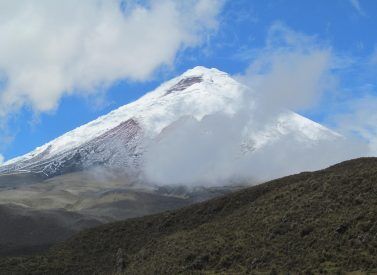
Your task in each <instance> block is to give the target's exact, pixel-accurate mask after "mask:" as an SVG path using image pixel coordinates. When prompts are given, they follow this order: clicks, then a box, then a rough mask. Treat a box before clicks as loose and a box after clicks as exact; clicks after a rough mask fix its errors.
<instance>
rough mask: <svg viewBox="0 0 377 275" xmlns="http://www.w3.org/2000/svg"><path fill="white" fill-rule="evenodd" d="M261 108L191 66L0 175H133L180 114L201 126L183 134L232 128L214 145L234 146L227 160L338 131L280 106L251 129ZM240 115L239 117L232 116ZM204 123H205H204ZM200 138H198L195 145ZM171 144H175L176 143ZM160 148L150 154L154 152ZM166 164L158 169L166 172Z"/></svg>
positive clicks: (225, 79)
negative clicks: (97, 170)
mask: <svg viewBox="0 0 377 275" xmlns="http://www.w3.org/2000/svg"><path fill="white" fill-rule="evenodd" d="M261 107H262V106H261V104H260V102H258V100H257V97H256V96H255V94H254V92H253V91H250V90H249V89H248V88H247V87H245V86H243V85H242V84H240V83H238V82H237V81H236V80H234V79H233V78H231V77H230V76H229V75H228V74H226V73H224V72H221V71H219V70H217V69H207V68H204V67H196V68H194V69H191V70H189V71H187V72H186V73H184V74H182V75H181V76H178V77H176V78H174V79H172V80H170V81H167V82H165V83H163V84H162V85H161V86H160V87H158V88H157V89H156V90H154V91H152V92H150V93H148V94H146V95H145V96H143V97H142V98H140V99H139V100H137V101H135V102H132V103H130V104H128V105H125V106H122V107H120V108H119V109H117V110H114V111H112V112H111V113H109V114H107V115H104V116H102V117H99V118H98V119H96V120H94V121H92V122H90V123H88V124H86V125H83V126H81V127H79V128H77V129H74V130H72V131H70V132H68V133H66V134H64V135H63V136H61V137H58V138H57V139H55V140H53V141H51V142H49V143H47V144H45V145H43V146H41V147H38V148H36V149H35V150H34V151H32V152H30V153H28V154H26V155H24V156H21V157H18V158H15V159H12V160H9V161H7V162H6V163H4V165H2V166H0V175H1V174H2V175H14V174H18V175H25V174H26V175H33V176H34V177H35V176H37V177H40V178H42V179H43V178H50V177H54V176H56V175H61V174H65V173H70V172H74V171H80V170H85V169H88V168H92V167H97V166H102V167H108V168H110V169H115V170H120V169H122V170H123V172H124V173H126V174H128V175H134V176H137V175H139V174H140V172H145V170H147V171H149V170H150V169H148V168H149V167H146V168H145V167H144V166H145V158H147V159H150V158H151V156H150V155H151V154H149V155H148V156H147V157H146V156H145V154H148V152H149V151H152V152H153V149H154V147H156V146H157V147H158V143H160V142H164V141H166V140H167V139H169V137H170V139H171V140H176V138H175V136H172V132H173V133H175V132H174V131H172V129H175V130H177V129H178V130H180V129H184V127H187V121H190V120H187V118H189V119H192V120H193V121H194V122H197V123H199V126H198V128H199V130H200V131H201V133H200V134H198V133H188V134H187V135H193V136H202V137H204V138H205V136H206V134H207V133H212V132H214V131H216V130H217V127H219V125H222V126H221V127H222V131H223V133H225V132H226V131H224V130H229V129H230V128H232V127H233V132H234V136H237V137H239V138H237V140H234V141H232V142H233V143H234V144H232V142H231V141H230V140H229V139H228V140H224V142H223V143H221V144H219V145H218V146H219V147H224V148H227V147H232V146H234V147H235V149H234V150H233V149H232V150H233V151H235V152H234V156H233V157H232V158H233V160H235V159H239V158H241V159H243V158H245V156H246V157H247V155H248V154H252V153H253V152H255V151H258V150H263V148H264V147H266V146H267V145H269V144H272V143H274V142H276V141H279V140H282V139H284V138H287V139H289V140H295V142H296V143H297V144H300V145H302V144H306V145H307V146H309V147H310V146H311V145H315V144H316V143H318V142H320V141H334V140H338V139H339V135H337V134H335V133H334V132H332V131H330V130H328V129H326V128H325V127H323V126H321V125H319V124H317V123H315V122H313V121H310V120H308V119H306V118H304V117H302V116H300V115H298V114H295V113H293V112H290V111H286V110H279V112H278V113H277V114H276V116H275V117H273V118H271V121H265V122H264V123H263V125H261V126H257V125H256V121H255V120H256V115H255V113H256V112H257V111H256V109H258V108H261ZM262 109H263V108H262ZM242 112H243V113H244V114H245V115H246V118H239V114H240V113H242ZM185 119H186V120H185ZM183 121H186V124H185V123H183ZM206 121H207V122H206ZM208 121H212V124H211V123H208ZM241 122H242V124H240V123H241ZM226 123H228V124H226ZM191 124H192V123H191ZM191 124H190V125H191ZM238 124H240V125H239V126H237V127H235V125H238ZM172 126H174V127H172ZM169 129H170V130H169ZM232 137H233V136H232ZM232 137H229V138H230V139H233V138H232ZM169 142H170V141H169ZM201 142H202V141H201V140H199V141H198V143H199V144H200V143H201ZM226 142H228V143H229V142H230V144H228V143H226ZM177 147H180V148H182V147H183V146H182V145H181V144H178V145H177ZM191 147H192V148H194V149H195V146H194V145H191ZM198 150H200V149H198ZM165 153H166V152H165V151H163V152H160V151H158V154H159V155H164V154H165ZM232 154H233V152H232ZM181 155H184V154H183V153H182V154H181ZM227 155H229V153H227ZM239 156H242V157H239ZM153 158H154V155H153V154H152V160H151V161H150V162H149V164H150V163H156V162H158V161H156V160H155V159H153ZM228 158H229V160H228V161H229V162H232V159H230V157H229V156H228ZM212 161H215V160H212ZM245 161H247V160H245ZM215 166H216V164H215ZM171 169H172V168H171V167H167V168H166V170H167V171H168V170H171ZM157 170H161V171H162V170H163V169H159V168H158V169H157ZM164 172H165V171H164ZM152 178H153V176H152ZM0 180H1V179H0ZM152 181H153V179H152Z"/></svg>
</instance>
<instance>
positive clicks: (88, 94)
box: [0, 0, 377, 159]
mask: <svg viewBox="0 0 377 275" xmlns="http://www.w3.org/2000/svg"><path fill="white" fill-rule="evenodd" d="M190 1H191V0H190ZM3 2H4V3H2V4H1V5H5V7H6V8H4V7H0V10H1V11H0V17H2V18H3V19H2V20H0V26H1V25H3V26H5V27H4V28H0V44H2V43H3V42H7V43H6V44H7V45H8V47H4V46H0V59H2V60H4V58H5V57H6V61H0V100H1V101H2V102H0V121H1V124H0V125H1V128H0V131H1V133H0V154H1V155H3V156H4V158H5V159H10V158H12V157H15V156H18V155H21V154H24V153H26V152H28V151H30V150H32V149H34V148H35V147H37V146H40V145H42V144H44V143H46V142H48V141H50V140H51V139H53V138H55V137H58V136H59V135H61V134H63V133H65V132H67V131H69V130H71V129H73V128H75V127H77V126H80V125H82V124H84V123H86V122H89V121H91V120H93V119H95V118H97V117H98V116H100V115H102V114H106V113H107V112H109V111H111V110H112V109H115V108H117V107H119V106H121V105H124V104H126V103H128V102H131V101H133V100H135V99H137V98H139V97H140V96H142V95H143V94H145V93H146V92H148V91H150V90H152V89H153V88H155V87H156V86H157V85H159V84H160V83H161V82H163V81H165V80H167V79H170V78H172V77H174V76H176V75H178V74H181V73H182V72H184V71H185V70H187V69H189V68H192V67H194V66H197V65H203V66H207V67H216V68H218V69H220V70H223V71H225V72H228V73H230V74H232V75H235V76H237V77H239V78H240V79H245V78H247V79H250V77H249V73H248V72H250V70H251V69H250V68H251V67H253V66H254V65H255V64H256V60H261V59H263V58H267V59H268V58H269V57H270V56H279V55H278V54H280V55H284V56H290V54H292V56H293V57H295V56H297V54H301V55H305V56H306V55H309V54H310V53H312V52H314V51H318V52H320V53H321V54H327V53H328V54H329V56H330V57H328V59H327V61H328V62H327V63H328V64H327V63H326V64H327V65H326V68H325V69H323V70H324V74H325V75H326V77H325V78H323V77H321V78H319V79H318V81H328V82H329V83H331V85H327V83H326V85H322V84H323V83H319V84H321V88H315V89H313V91H314V92H316V93H318V96H313V94H310V95H308V93H307V91H305V90H300V91H296V93H295V94H288V95H287V98H288V101H295V99H296V98H297V97H300V96H304V98H305V99H308V100H309V103H308V102H305V104H301V103H300V104H298V105H297V104H296V105H293V106H289V107H292V108H293V109H295V111H298V112H300V113H301V114H304V115H306V116H307V117H309V118H311V119H313V120H315V121H317V122H320V123H323V124H325V125H326V126H329V127H331V128H334V129H336V130H337V131H340V132H347V133H349V134H352V135H355V136H358V137H361V138H362V139H365V140H367V142H370V143H374V140H375V139H374V138H375V136H377V118H376V114H375V113H376V112H375V111H374V110H377V87H376V85H377V77H376V73H377V18H376V16H375V15H376V13H377V1H374V0H331V1H329V0H305V1H302V0H274V1H268V0H255V1H252V0H232V1H216V0H213V1H212V0H208V1H207V0H200V1H195V0H192V1H191V2H192V3H194V4H192V5H191V6H195V5H197V6H198V7H196V6H195V8H197V9H195V10H190V9H191V8H192V7H189V6H185V5H179V7H175V6H174V1H173V2H172V1H168V0H167V1H160V2H158V1H122V3H123V4H122V3H120V2H119V1H112V2H113V4H114V6H107V5H103V6H101V7H95V8H93V7H92V6H93V5H92V3H94V1H92V2H90V1H89V2H88V1H83V2H86V3H85V4H82V5H81V6H80V7H77V10H78V11H80V12H81V14H79V15H80V16H78V17H77V18H80V19H77V20H75V19H73V20H72V22H65V21H64V20H63V19H62V20H59V18H57V19H56V16H55V17H54V16H53V15H54V13H55V12H56V9H57V8H58V10H59V12H60V13H62V14H63V15H64V7H63V9H62V7H54V5H56V6H59V4H58V1H56V2H55V1H50V2H47V1H45V2H44V1H39V3H38V2H37V1H35V2H33V1H31V2H29V3H28V4H26V2H23V1H20V3H21V4H18V5H14V6H13V4H11V2H12V1H9V3H8V5H7V4H6V2H7V1H3ZM71 2H72V3H71V5H75V1H71ZM109 2H110V1H109ZM197 2H200V3H197ZM33 3H34V4H35V6H36V8H35V7H33V5H34V4H33ZM41 3H42V4H41ZM47 3H48V4H47ZM67 3H68V4H67V7H65V8H66V9H67V11H70V10H71V8H72V7H70V6H69V5H70V4H69V3H70V1H67ZM161 3H164V4H161ZM172 3H173V4H172ZM43 4H45V6H46V7H40V6H41V5H43ZM165 4H166V7H165V8H160V7H158V6H159V5H161V6H163V5H165ZM175 4H176V3H175ZM60 5H61V4H60ZM114 7H117V8H118V9H119V10H120V7H123V10H122V12H121V13H120V15H119V13H117V14H115V13H116V11H115V8H114ZM25 11H31V12H29V13H27V12H25ZM89 11H90V12H89ZM137 12H140V14H141V15H140V14H139V15H138V16H139V18H141V19H140V20H139V21H141V22H142V23H140V24H139V23H138V22H139V21H137V20H136V23H135V21H133V20H132V18H133V17H132V16H133V15H134V14H136V13H137ZM2 13H6V14H2ZM113 13H114V14H113ZM96 14H100V15H102V17H103V18H104V19H103V20H104V21H103V22H106V23H108V22H110V23H111V24H114V25H111V26H113V27H112V29H114V26H115V27H119V30H120V31H119V32H118V33H120V34H118V33H114V34H113V35H114V36H117V35H119V37H116V38H114V39H113V37H110V38H109V37H108V36H106V35H104V36H103V37H102V36H101V35H100V34H101V33H100V31H101V26H103V25H104V24H98V25H97V22H96V20H97V19H96V18H98V17H97V16H93V15H96ZM143 14H145V15H146V16H145V17H143V16H144V15H143ZM177 14H178V15H179V16H178V17H177V16H176V15H177ZM193 14H194V15H193ZM4 15H6V16H4ZM28 16H30V18H28ZM85 16H87V18H86V17H85ZM116 16H118V17H119V16H120V17H122V16H124V17H127V20H126V22H123V23H119V24H120V25H119V26H118V25H117V24H118V23H117V22H118V21H116V20H114V22H113V20H112V18H115V17H116ZM169 16H171V17H169ZM63 17H64V16H63ZM102 17H101V18H102ZM15 18H16V19H17V20H18V19H19V20H18V21H17V20H14V19H15ZM65 18H68V17H65ZM109 18H111V19H109ZM177 18H180V19H179V21H177V22H179V27H177V28H171V29H170V28H168V27H167V26H170V25H174V24H175V22H176V21H174V20H177ZM128 19H129V20H128ZM12 20H13V22H16V23H12V24H13V25H12V24H10V23H9V22H12ZM51 20H52V21H51ZM106 20H107V21H106ZM143 20H144V21H145V22H144V21H143ZM153 20H155V21H153ZM164 20H166V22H165V21H164ZM162 21H164V22H162ZM30 22H31V23H30ZM40 22H42V23H40ZM49 22H50V23H49ZM51 22H52V23H51ZM29 23H30V24H29ZM34 23H35V24H34ZM17 24H18V25H17ZM122 24H124V25H122ZM127 24H128V25H130V26H133V28H135V29H137V28H140V30H141V32H148V31H151V35H150V36H147V37H146V38H143V37H141V38H140V35H139V34H134V33H133V32H132V30H133V28H131V27H130V28H127ZM177 24H178V23H177ZM185 24H187V25H185ZM27 26H29V28H30V31H29V29H28V27H27ZM30 26H32V27H30ZM77 26H80V28H78V27H77ZM14 28H16V29H17V28H20V29H22V30H25V31H23V32H22V34H19V32H15V31H14ZM39 28H40V29H39ZM154 28H155V29H154ZM276 29H278V31H274V30H276ZM59 30H63V31H62V32H61V33H62V35H61V36H56V33H59ZM28 31H29V32H28ZM1 32H4V33H3V34H2V33H1ZM75 32H77V33H80V35H84V37H86V36H85V35H87V37H88V41H90V42H93V41H94V42H93V44H91V45H94V46H93V48H90V50H91V51H93V52H91V54H92V55H91V56H89V57H88V58H83V57H82V56H87V55H88V53H87V52H88V50H86V51H85V52H84V51H83V50H82V48H83V47H82V45H81V44H80V45H76V44H75V43H76V42H75V41H76V40H77V39H79V38H80V36H77V37H73V38H70V35H69V34H70V33H75ZM96 32H99V34H98V36H96V37H94V38H92V37H93V33H96ZM107 32H109V31H108V30H107ZM121 32H122V33H121ZM123 32H124V33H123ZM157 32H158V33H159V35H160V36H161V37H160V38H154V36H153V34H155V33H157ZM64 34H67V35H64ZM132 35H135V37H133V36H132ZM279 35H282V36H284V37H283V38H281V37H279ZM51 37H52V38H51ZM132 37H133V38H132ZM150 37H152V38H150ZM172 37H174V39H172ZM149 38H150V39H157V40H156V41H152V42H151V43H148V39H149ZM70 39H72V41H74V42H72V43H70V41H71V40H70ZM83 39H84V38H83ZM90 39H93V40H90ZM101 39H103V40H104V41H98V40H101ZM112 39H113V40H112ZM127 39H130V40H131V39H132V41H134V43H130V41H129V40H127ZM289 39H291V40H293V42H292V41H291V40H289ZM51 41H53V42H56V43H57V44H58V45H61V47H63V48H64V49H63V50H62V49H60V48H58V47H57V46H55V45H56V44H54V43H52V42H51ZM96 43H97V44H96ZM34 44H35V45H36V46H35V48H33V45H34ZM149 44H150V45H149ZM14 45H17V46H14ZM45 45H49V46H48V47H47V46H46V48H44V46H45ZM51 45H53V46H51ZM98 45H99V46H98ZM104 45H105V46H104ZM95 46H98V49H97V48H96V47H95ZM120 46H122V47H120ZM158 47H160V48H161V49H157V48H158ZM67 48H69V49H70V51H69V52H67V50H66V49H67ZM138 48H141V49H142V50H143V51H140V56H137V55H138V54H139V51H137V50H136V49H138ZM40 49H42V50H40ZM56 49H57V50H56ZM166 49H168V50H166ZM55 50H56V51H55ZM50 51H51V56H50V55H48V54H49V53H50ZM96 51H99V52H101V51H109V52H113V53H114V54H113V55H110V56H105V57H106V58H107V59H106V60H108V59H111V60H116V59H118V57H122V58H123V57H124V56H127V55H128V54H130V55H133V54H134V55H135V58H136V57H137V58H138V59H135V60H133V59H132V58H131V59H130V60H129V59H127V58H125V59H124V60H123V59H122V60H121V61H122V62H124V68H126V69H124V70H123V67H122V63H120V64H117V63H116V62H113V63H114V64H113V63H112V62H109V64H107V63H106V64H104V65H103V67H104V68H106V70H105V69H103V70H101V69H98V70H95V69H93V67H96V65H97V66H98V64H97V63H95V62H94V61H93V62H94V63H92V60H96V59H95V58H94V57H97V54H98V52H96ZM308 51H311V52H309V53H307V52H308ZM59 53H63V55H62V56H63V57H65V55H64V54H67V55H66V56H67V59H69V58H72V59H73V61H72V62H70V63H65V61H64V60H63V61H62V60H61V59H60V58H56V56H54V55H58V54H59ZM117 54H118V55H117ZM42 55H43V57H41V58H39V56H42ZM46 56H47V57H46ZM141 56H145V58H146V59H149V60H151V61H150V62H145V64H144V63H143V62H140V63H143V64H141V65H140V66H139V64H138V63H139V60H140V57H141ZM156 56H157V58H156ZM2 57H3V58H2ZM63 57H62V58H63ZM160 57H161V58H160ZM77 59H79V60H82V62H80V63H78V62H74V60H77ZM25 60H26V61H27V63H26V61H25ZM40 60H42V61H43V62H44V63H43V62H42V61H40ZM88 60H89V61H88ZM273 60H275V59H273ZM85 62H87V63H88V64H87V65H88V66H84V65H86V63H85ZM127 62H129V63H127ZM271 62H274V61H271ZM102 63H103V62H102ZM14 64H16V65H14ZM80 64H84V65H83V66H82V67H81V65H80ZM305 64H306V63H305ZM119 66H120V67H119ZM29 67H30V68H31V69H30V70H31V72H32V73H33V74H34V72H36V71H37V72H38V74H35V75H32V77H30V78H29V77H28V72H29V71H27V70H26V69H25V68H29ZM134 67H135V71H136V73H134V72H132V70H133V68H134ZM62 68H64V69H62ZM67 68H68V69H67ZM119 68H122V69H119ZM92 70H93V72H92ZM55 71H57V72H59V73H56V74H53V73H51V72H55ZM88 71H89V72H90V73H87V72H88ZM251 71H253V70H251ZM24 73H25V75H26V76H25V77H23V78H21V77H19V75H23V74H24ZM321 75H322V74H321ZM44 76H45V78H44ZM68 76H69V77H68ZM248 77H249V78H248ZM292 78H294V75H292ZM25 79H26V80H25ZM253 79H254V78H251V80H253ZM46 83H47V84H48V85H47V84H46ZM65 83H69V85H67V84H65ZM316 84H318V83H316ZM322 86H323V87H322ZM29 87H30V89H29ZM300 87H301V86H300ZM310 88H311V87H308V89H309V90H310ZM304 89H305V87H304ZM284 96H285V95H284ZM272 97H273V95H272ZM291 97H292V98H291ZM375 125H376V126H375ZM376 140H377V139H376Z"/></svg>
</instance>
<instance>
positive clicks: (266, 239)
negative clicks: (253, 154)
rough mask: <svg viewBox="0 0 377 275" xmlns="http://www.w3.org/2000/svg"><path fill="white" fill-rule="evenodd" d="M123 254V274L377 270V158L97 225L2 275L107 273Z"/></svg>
mask: <svg viewBox="0 0 377 275" xmlns="http://www.w3.org/2000/svg"><path fill="white" fill-rule="evenodd" d="M120 248H121V249H122V251H123V262H124V265H125V268H124V272H125V274H152V273H155V274H156V273H157V274H177V273H193V272H194V273H195V272H198V273H201V272H208V273H216V272H226V273H230V272H234V273H253V272H263V271H268V272H270V271H273V270H276V271H288V270H289V271H311V272H321V271H327V272H336V271H374V272H377V158H363V159H357V160H352V161H347V162H344V163H341V164H338V165H335V166H333V167H330V168H328V169H325V170H322V171H318V172H313V173H301V174H298V175H294V176H289V177H285V178H282V179H278V180H274V181H271V182H268V183H266V184H262V185H259V186H255V187H251V188H248V189H245V190H243V191H240V192H236V193H233V194H231V195H227V196H225V197H222V198H219V199H214V200H211V201H208V202H205V203H201V204H197V205H194V206H190V207H186V208H183V209H180V210H176V211H171V212H166V213H163V214H157V215H152V216H147V217H143V218H136V219H130V220H127V221H124V222H117V223H112V224H108V225H103V226H99V227H97V228H94V229H89V230H86V231H83V232H81V233H79V234H78V235H76V236H75V237H73V238H71V239H70V240H68V241H66V242H64V243H62V244H60V245H57V246H55V247H54V248H53V249H51V250H50V251H49V252H48V253H46V254H44V255H40V256H33V257H25V258H3V259H1V261H0V270H2V271H3V272H4V273H10V272H11V271H12V272H21V273H22V272H28V273H46V272H47V273H65V274H69V273H70V274H78V273H88V274H93V273H104V274H109V273H112V272H114V271H115V270H116V262H117V261H118V263H119V262H121V260H120V259H119V258H120V256H118V260H116V254H117V251H119V249H120ZM118 254H119V255H120V254H122V253H118ZM118 265H119V264H118Z"/></svg>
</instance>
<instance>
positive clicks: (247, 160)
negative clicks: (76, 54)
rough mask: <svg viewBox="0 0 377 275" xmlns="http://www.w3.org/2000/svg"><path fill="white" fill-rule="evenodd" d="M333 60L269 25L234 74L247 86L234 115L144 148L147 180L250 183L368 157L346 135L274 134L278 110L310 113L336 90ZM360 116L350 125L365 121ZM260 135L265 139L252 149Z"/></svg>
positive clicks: (167, 134)
mask: <svg viewBox="0 0 377 275" xmlns="http://www.w3.org/2000/svg"><path fill="white" fill-rule="evenodd" d="M335 59H336V58H335V57H334V56H333V53H332V51H331V49H330V48H329V47H327V46H326V45H321V44H320V43H318V42H317V41H316V40H315V38H313V37H309V36H305V35H303V34H300V33H297V32H294V31H292V30H291V29H289V28H287V27H286V26H284V25H281V24H274V25H273V26H272V27H271V29H270V31H269V34H268V36H267V40H266V46H265V47H264V48H262V49H259V50H255V54H254V56H253V59H252V60H251V61H250V65H249V66H248V68H247V69H246V71H245V73H244V74H240V75H236V76H235V77H236V78H237V79H238V80H239V81H241V82H242V83H244V84H246V85H247V86H249V87H251V89H250V90H249V91H245V93H244V98H243V100H242V101H241V102H243V105H242V106H239V109H238V110H237V112H236V114H232V115H229V114H225V113H216V114H211V115H208V116H206V117H204V118H203V119H202V120H196V119H194V118H192V117H185V118H182V119H179V120H178V121H176V122H175V123H174V124H173V125H172V126H169V127H168V129H166V131H164V132H163V133H162V134H161V136H160V137H159V138H157V140H156V141H154V142H153V143H152V144H151V145H150V146H149V148H148V151H147V154H146V156H145V159H146V164H145V173H146V177H147V178H148V179H149V181H152V182H154V183H157V184H162V185H163V184H184V185H188V186H193V185H226V184H229V183H231V182H234V183H240V182H247V183H249V184H250V183H254V184H255V183H260V182H263V181H266V180H269V179H273V178H277V177H281V176H286V175H290V174H293V173H297V172H301V171H312V170H317V169H322V168H325V167H327V166H329V165H332V164H335V163H337V162H340V161H343V160H346V159H350V158H355V157H359V156H363V155H366V154H368V153H369V148H368V144H367V143H365V142H364V141H362V140H358V139H356V138H352V136H350V135H348V134H346V135H345V136H343V137H340V136H338V137H336V135H334V136H331V137H330V138H323V139H319V140H316V141H309V140H307V138H306V137H304V138H302V137H301V135H302V133H301V132H300V131H301V130H300V131H297V130H293V131H289V130H288V131H287V132H286V133H284V134H281V133H280V132H279V130H278V128H279V122H278V121H279V118H280V116H281V115H282V113H286V112H287V110H288V109H291V110H295V111H296V110H303V109H308V108H311V107H313V106H315V105H316V104H317V103H318V102H319V100H320V98H321V97H322V96H323V95H324V94H326V93H328V92H329V90H331V89H332V88H334V87H335V83H336V76H335V75H334V74H333V73H332V70H333V68H335V67H336V66H337V64H336V63H337V62H336V61H335ZM373 106H374V105H373ZM357 110H360V108H357ZM367 113H369V111H367V112H366V114H367ZM359 117H360V119H357V120H358V121H357V122H355V125H358V124H359V125H360V123H359V122H361V121H363V120H364V119H365V116H364V115H363V114H359ZM374 117H375V116H374ZM345 119H348V118H345ZM359 120H360V121H359ZM373 124H376V125H377V121H375V120H374V119H373V120H369V125H368V126H371V125H373ZM303 127H304V126H303ZM305 127H309V126H308V125H306V126H305ZM310 127H312V126H310ZM338 129H339V128H338ZM374 129H375V127H374ZM342 132H345V131H342ZM376 133H377V132H376ZM368 134H370V133H369V132H368V133H364V136H365V137H366V138H370V137H371V136H369V135H368ZM250 136H251V137H256V138H255V139H253V138H252V139H250ZM275 137H277V138H275ZM265 138H267V139H269V142H268V143H266V144H264V145H263V146H262V147H260V148H259V149H255V148H257V147H258V142H260V141H261V140H262V141H263V140H264V139H265ZM375 145H376V149H377V143H376V144H375Z"/></svg>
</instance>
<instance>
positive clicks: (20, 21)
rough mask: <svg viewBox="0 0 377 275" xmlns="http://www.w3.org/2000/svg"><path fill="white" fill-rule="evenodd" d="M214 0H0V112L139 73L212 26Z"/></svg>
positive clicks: (42, 107) (50, 102) (39, 106)
mask: <svg viewBox="0 0 377 275" xmlns="http://www.w3.org/2000/svg"><path fill="white" fill-rule="evenodd" d="M221 7H222V1H218V0H188V1H173V0H162V1H153V0H150V1H149V0H148V1H132V0H130V1H120V0H106V1H105V0H96V1H92V0H82V1H74V0H67V1H55V0H53V1H51V0H38V1H37V0H35V1H33V0H32V1H27V0H21V1H0V116H3V117H4V116H5V115H7V114H8V113H9V112H14V111H17V110H18V109H19V108H21V107H23V106H25V105H27V106H30V107H31V108H32V109H33V110H34V111H36V112H45V111H50V110H52V109H54V108H55V107H56V106H57V104H58V102H59V99H60V98H61V97H62V96H63V95H66V94H71V93H84V94H85V93H89V92H93V91H95V90H96V89H98V88H101V87H106V86H107V85H110V84H111V83H113V82H114V81H117V80H120V79H129V80H136V81H142V80H146V79H147V78H148V77H150V76H151V74H152V73H153V72H154V71H155V70H156V69H157V68H159V67H160V66H162V65H171V64H172V63H173V62H174V58H175V56H176V54H177V53H178V52H179V51H180V50H182V49H184V48H187V47H195V46H198V45H200V44H201V43H202V42H203V41H204V39H205V38H206V37H207V35H209V34H210V33H211V32H212V31H214V30H216V28H217V24H218V22H217V19H216V17H217V15H218V13H219V12H220V9H221Z"/></svg>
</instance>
